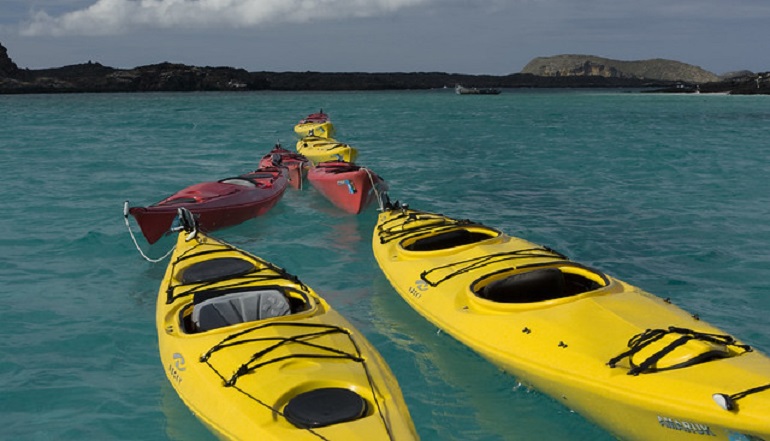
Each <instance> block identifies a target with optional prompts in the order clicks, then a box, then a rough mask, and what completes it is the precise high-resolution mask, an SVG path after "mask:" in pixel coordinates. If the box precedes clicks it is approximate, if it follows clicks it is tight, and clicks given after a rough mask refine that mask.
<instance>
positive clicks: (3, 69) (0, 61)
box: [0, 44, 19, 78]
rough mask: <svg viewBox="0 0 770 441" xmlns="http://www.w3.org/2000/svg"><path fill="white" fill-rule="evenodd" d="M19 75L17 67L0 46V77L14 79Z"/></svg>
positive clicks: (3, 47)
mask: <svg viewBox="0 0 770 441" xmlns="http://www.w3.org/2000/svg"><path fill="white" fill-rule="evenodd" d="M18 74H19V66H17V65H16V63H14V62H13V60H11V57H9V56H8V50H7V49H6V48H5V46H3V45H2V44H0V77H10V78H15V77H16V76H17V75H18Z"/></svg>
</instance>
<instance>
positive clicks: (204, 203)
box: [129, 168, 288, 244]
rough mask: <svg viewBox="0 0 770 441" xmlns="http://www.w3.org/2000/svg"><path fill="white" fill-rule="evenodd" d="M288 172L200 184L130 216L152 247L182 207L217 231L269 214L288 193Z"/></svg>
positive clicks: (259, 173) (204, 228)
mask: <svg viewBox="0 0 770 441" xmlns="http://www.w3.org/2000/svg"><path fill="white" fill-rule="evenodd" d="M286 173H287V172H286V169H283V168H267V169H260V170H256V171H255V172H252V173H247V174H244V175H241V176H239V177H236V178H229V179H223V180H221V181H217V182H202V183H198V184H195V185H192V186H190V187H187V188H184V189H182V190H180V191H178V192H176V193H174V194H173V195H171V196H169V197H167V198H166V199H163V200H162V201H160V202H158V203H156V204H153V205H150V206H148V207H131V208H130V209H129V213H130V214H131V215H132V216H134V218H135V219H136V221H137V223H138V224H139V227H140V228H141V230H142V234H143V235H144V237H145V239H147V241H148V242H149V243H151V244H152V243H155V242H157V241H158V240H159V239H160V238H161V237H163V235H164V234H166V233H168V232H169V230H170V228H171V227H172V225H173V222H174V219H175V218H176V216H177V211H178V209H179V208H181V207H184V208H187V209H188V210H190V212H192V213H193V214H194V215H196V216H197V217H198V222H199V227H200V229H201V230H202V231H215V230H218V229H220V228H225V227H230V226H233V225H237V224H240V223H242V222H244V221H247V220H249V219H252V218H254V217H257V216H261V215H263V214H265V213H267V212H268V211H269V210H270V209H271V208H273V206H275V204H277V203H278V201H279V200H280V199H281V197H282V196H283V193H284V191H285V190H286V187H287V185H288V179H287V175H286Z"/></svg>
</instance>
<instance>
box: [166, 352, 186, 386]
mask: <svg viewBox="0 0 770 441" xmlns="http://www.w3.org/2000/svg"><path fill="white" fill-rule="evenodd" d="M172 358H173V363H169V365H168V376H169V378H171V379H172V380H174V381H176V382H177V384H178V383H181V382H182V372H184V371H185V369H187V368H186V367H185V365H184V364H185V361H184V355H182V354H180V353H179V352H174V355H172Z"/></svg>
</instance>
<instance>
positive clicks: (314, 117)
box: [299, 109, 329, 124]
mask: <svg viewBox="0 0 770 441" xmlns="http://www.w3.org/2000/svg"><path fill="white" fill-rule="evenodd" d="M328 121H329V115H327V114H325V113H324V111H323V109H321V110H320V111H319V112H318V113H311V114H310V115H308V116H307V117H305V118H303V119H301V120H300V121H299V124H306V123H325V122H328Z"/></svg>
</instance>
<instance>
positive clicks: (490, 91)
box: [455, 84, 501, 95]
mask: <svg viewBox="0 0 770 441" xmlns="http://www.w3.org/2000/svg"><path fill="white" fill-rule="evenodd" d="M500 92H501V90H500V89H495V88H492V87H482V88H478V87H463V86H461V85H459V84H458V85H456V86H455V93H457V94H458V95H499V94H500Z"/></svg>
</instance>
